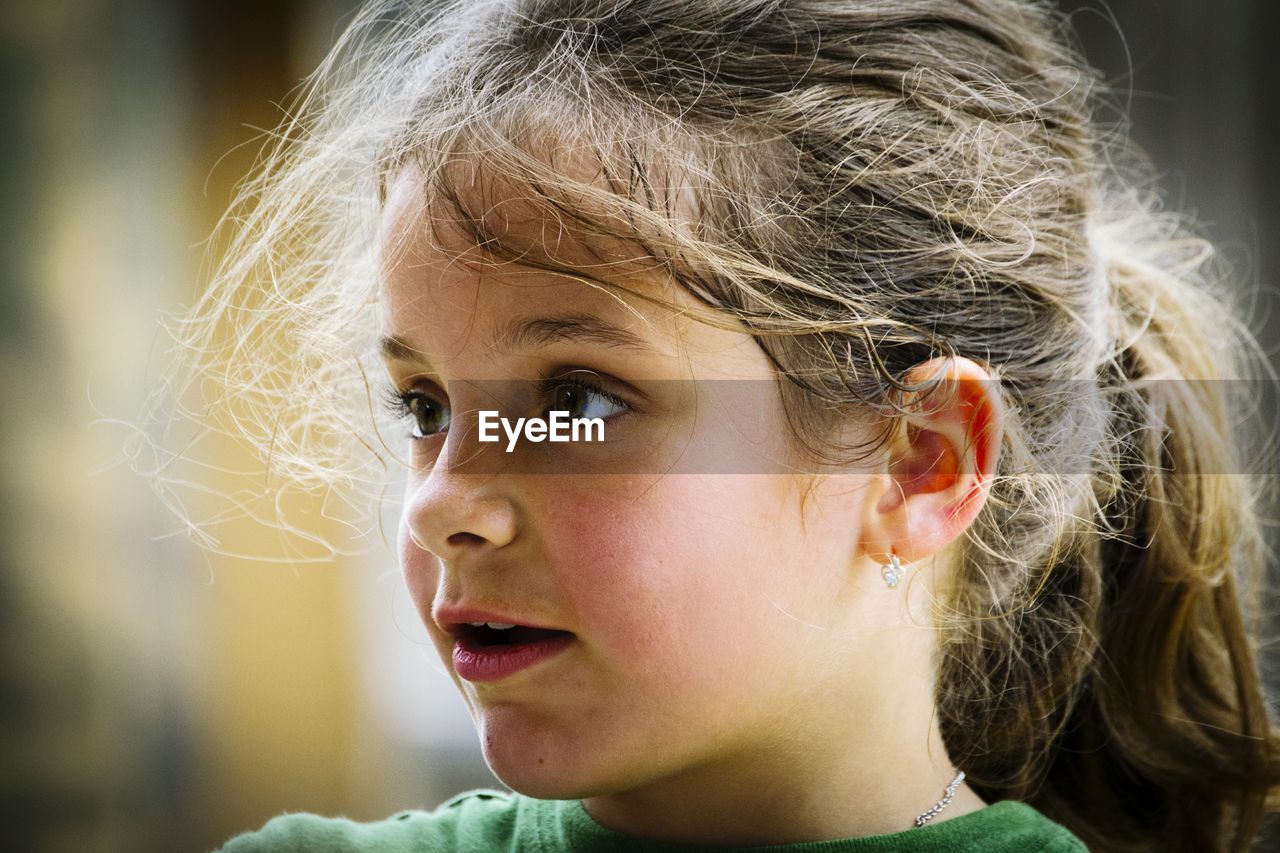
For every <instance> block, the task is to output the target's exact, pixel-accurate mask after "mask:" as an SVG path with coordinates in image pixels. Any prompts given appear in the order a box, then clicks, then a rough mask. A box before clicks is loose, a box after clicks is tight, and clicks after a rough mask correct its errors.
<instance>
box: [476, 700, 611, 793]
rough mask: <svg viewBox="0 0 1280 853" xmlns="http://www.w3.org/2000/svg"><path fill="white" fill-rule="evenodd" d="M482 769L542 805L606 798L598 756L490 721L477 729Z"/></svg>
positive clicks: (605, 781)
mask: <svg viewBox="0 0 1280 853" xmlns="http://www.w3.org/2000/svg"><path fill="white" fill-rule="evenodd" d="M480 740H481V744H482V747H483V751H484V760H485V764H487V765H488V766H489V770H490V771H492V773H493V775H494V776H496V777H498V780H499V781H500V782H502V784H504V785H506V786H507V787H508V788H510V789H511V790H513V791H516V792H518V793H521V794H524V795H525V796H527V797H534V798H536V799H540V800H578V799H582V798H584V797H592V796H597V795H599V794H602V793H608V792H609V790H610V785H609V783H608V776H609V774H608V772H607V770H606V768H604V767H601V766H599V765H598V764H597V763H595V762H598V761H599V760H600V759H601V758H602V757H604V756H603V755H602V754H601V753H599V752H596V753H595V754H591V753H590V752H588V753H586V754H579V752H578V749H579V748H580V745H579V744H574V743H573V742H572V740H573V739H572V738H568V739H566V740H561V739H559V738H556V737H551V736H549V735H547V734H546V733H545V732H542V733H534V732H530V731H528V730H525V731H523V732H521V731H516V730H515V727H513V726H508V725H503V724H502V723H495V721H493V720H488V721H486V723H485V724H484V725H482V727H481V729H480Z"/></svg>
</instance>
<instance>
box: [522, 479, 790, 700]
mask: <svg viewBox="0 0 1280 853" xmlns="http://www.w3.org/2000/svg"><path fill="white" fill-rule="evenodd" d="M722 486H723V484H717V483H715V482H714V481H711V482H708V480H706V479H704V478H700V477H666V478H663V479H662V480H661V481H660V482H659V483H657V484H652V481H649V484H648V485H646V486H643V487H640V488H636V489H634V490H632V491H630V492H629V493H626V494H623V493H621V492H619V493H616V494H614V495H602V494H599V493H594V494H591V493H587V492H585V491H583V492H569V491H567V490H566V491H565V492H562V493H561V494H562V500H561V501H560V502H558V506H557V509H556V511H555V512H554V513H553V514H551V515H550V516H549V517H548V519H547V524H546V526H545V528H544V529H545V531H546V533H547V539H546V544H547V548H548V560H549V565H552V566H555V567H557V568H556V571H557V575H558V582H559V585H560V587H561V590H562V594H563V595H564V597H565V604H566V606H567V607H568V608H570V609H569V610H568V612H567V615H569V616H571V617H572V618H574V619H575V620H576V623H577V624H578V625H579V626H580V627H581V630H582V632H583V633H584V634H585V635H586V636H587V638H588V639H589V640H590V641H591V642H593V643H595V644H596V645H597V646H598V647H599V648H600V649H601V651H602V653H604V654H607V655H608V656H609V658H610V659H611V660H612V661H613V662H614V663H618V664H623V663H625V664H626V665H627V666H628V667H629V668H630V674H631V675H632V676H637V677H642V678H643V677H644V676H645V675H646V674H648V675H652V676H654V677H661V679H662V680H663V681H664V682H666V683H670V682H672V681H679V680H681V676H682V675H684V676H689V677H691V678H692V677H695V676H696V677H698V678H706V677H707V676H708V673H707V672H706V671H705V670H706V668H707V667H709V666H711V665H714V664H715V662H716V661H717V660H718V659H719V658H723V657H724V656H731V657H732V656H738V655H746V654H748V653H749V650H748V649H747V648H746V646H745V645H744V644H742V643H740V642H739V643H725V642H723V640H724V638H725V637H726V636H732V634H730V632H731V631H734V629H735V626H740V625H741V621H740V620H742V619H743V618H749V617H748V615H747V614H756V615H759V614H758V612H757V610H758V608H759V606H760V603H761V602H765V603H766V604H767V601H766V600H765V599H764V598H763V597H762V596H760V595H759V594H758V592H759V590H758V586H759V585H760V583H761V579H760V578H759V576H758V575H759V573H760V572H765V571H769V570H771V569H770V567H771V566H772V565H773V561H772V559H771V556H770V553H769V548H770V547H771V546H770V545H769V544H768V543H769V542H771V541H777V538H776V537H775V536H773V535H772V530H759V529H758V528H759V526H762V525H765V524H767V523H769V519H768V514H767V513H764V512H763V511H762V508H761V507H760V506H759V505H758V504H756V503H754V502H745V503H741V504H740V505H736V506H735V505H733V503H732V500H733V497H732V495H733V492H732V491H731V490H729V489H727V488H725V487H722ZM748 525H754V526H751V527H748ZM744 534H745V535H744ZM753 590H755V593H753Z"/></svg>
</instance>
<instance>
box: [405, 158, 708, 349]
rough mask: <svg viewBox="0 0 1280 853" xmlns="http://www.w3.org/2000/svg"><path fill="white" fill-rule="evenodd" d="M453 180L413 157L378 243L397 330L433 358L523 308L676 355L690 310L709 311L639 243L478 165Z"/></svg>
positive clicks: (509, 320) (458, 167)
mask: <svg viewBox="0 0 1280 853" xmlns="http://www.w3.org/2000/svg"><path fill="white" fill-rule="evenodd" d="M575 177H578V179H582V177H581V175H579V176H575ZM587 177H590V176H587ZM448 178H449V181H448V184H447V188H448V191H447V194H441V193H440V191H439V188H438V186H436V185H435V184H433V183H431V182H428V181H426V180H425V178H424V175H423V174H422V172H421V171H420V170H419V169H418V168H417V167H415V166H413V165H407V166H405V167H403V168H401V169H400V170H399V171H398V172H397V173H395V174H394V175H393V176H392V178H391V180H390V181H389V182H388V192H387V201H386V204H385V207H384V212H383V219H382V225H381V232H380V252H381V270H382V275H381V299H382V303H383V306H384V317H385V321H384V326H385V331H386V333H387V334H388V335H389V336H391V337H393V338H395V339H396V340H399V341H404V342H406V343H409V344H411V346H412V347H414V348H417V349H420V350H421V351H422V353H423V355H424V356H426V357H427V358H429V359H431V360H435V358H437V357H439V356H441V355H444V354H448V353H454V352H458V351H460V349H461V348H462V347H463V346H465V342H466V341H467V340H473V339H474V336H475V333H476V332H477V331H478V330H479V331H484V332H486V334H487V336H488V337H489V338H490V339H496V338H498V337H500V336H501V335H500V333H499V330H500V329H503V328H507V329H510V328H513V327H515V326H516V325H518V323H517V322H516V321H518V320H520V319H521V317H524V318H526V319H528V318H533V317H535V316H537V315H542V314H548V313H556V314H560V315H563V314H565V312H566V310H568V311H571V312H572V313H573V314H574V315H576V316H579V317H598V318H601V319H603V320H604V321H605V322H606V323H608V324H611V325H613V326H615V327H618V328H621V329H623V330H628V329H630V330H633V331H634V334H636V335H637V336H638V337H643V338H645V339H646V340H648V341H649V342H651V343H653V344H655V345H656V346H657V347H658V349H660V350H663V349H665V351H666V354H668V355H674V354H675V352H676V346H677V345H679V348H680V349H684V345H685V343H686V336H687V335H688V334H689V333H690V332H691V331H692V332H693V334H694V335H695V336H696V335H697V332H696V331H693V329H692V325H693V324H692V317H693V315H696V314H699V313H701V312H702V311H704V310H705V309H704V308H703V306H701V305H700V304H699V303H697V302H695V301H694V300H693V299H692V298H691V297H690V296H689V295H688V294H687V293H684V292H683V289H682V288H680V287H679V286H678V284H677V283H676V282H675V281H674V280H673V279H672V278H671V276H670V275H669V274H668V273H667V272H666V267H665V266H664V265H663V264H661V263H660V262H658V261H657V260H656V259H655V258H653V257H652V256H650V255H648V254H646V253H645V251H644V250H643V249H642V248H641V247H640V246H639V244H638V243H635V242H632V241H627V240H623V239H620V238H618V237H609V236H605V235H601V234H599V233H590V232H588V231H587V230H586V229H585V228H584V227H583V225H582V223H581V222H578V221H575V220H573V219H572V218H570V217H569V216H566V215H563V214H562V213H561V212H560V211H557V210H556V209H555V208H554V207H551V206H549V205H547V204H545V202H542V203H534V202H532V201H531V200H530V199H529V197H528V195H527V193H526V194H525V195H523V196H522V195H521V194H519V193H518V192H517V191H515V190H514V189H513V188H511V187H510V186H503V185H502V184H501V182H497V181H493V180H491V179H489V178H488V176H486V175H485V174H484V173H483V171H482V170H480V169H479V168H476V167H474V166H471V165H469V164H466V163H458V164H455V165H454V166H453V169H452V173H451V174H450V175H449V176H448ZM494 247H497V249H496V250H495V248H494ZM614 285H620V286H621V287H622V288H624V289H625V290H627V291H632V292H633V293H636V294H642V295H644V296H647V297H650V298H652V299H656V300H660V302H659V303H658V304H654V303H650V302H646V301H645V300H644V299H637V298H634V297H632V296H630V295H628V294H627V293H625V292H621V291H619V290H618V289H616V288H615V287H614ZM662 303H665V305H664V304H662ZM673 309H674V310H673ZM678 315H680V316H678ZM683 315H688V316H683ZM477 327H478V328H477Z"/></svg>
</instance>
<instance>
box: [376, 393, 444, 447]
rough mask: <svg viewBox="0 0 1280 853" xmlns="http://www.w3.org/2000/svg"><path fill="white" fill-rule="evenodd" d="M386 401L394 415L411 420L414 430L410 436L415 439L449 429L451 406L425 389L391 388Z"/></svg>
mask: <svg viewBox="0 0 1280 853" xmlns="http://www.w3.org/2000/svg"><path fill="white" fill-rule="evenodd" d="M386 402H387V407H388V409H389V410H390V411H391V414H392V415H394V416H395V417H397V418H400V419H403V420H409V421H410V424H411V429H412V431H411V432H410V434H409V436H410V438H412V439H414V440H415V441H418V440H421V439H424V438H430V437H431V436H433V435H435V434H436V433H438V432H442V431H444V430H446V429H448V426H449V420H450V417H449V407H448V406H444V405H441V404H440V403H439V402H438V401H437V400H436V399H435V398H433V397H431V396H430V395H428V394H426V393H425V392H423V391H419V390H417V389H410V390H408V391H401V390H399V389H397V388H389V389H387V399H386Z"/></svg>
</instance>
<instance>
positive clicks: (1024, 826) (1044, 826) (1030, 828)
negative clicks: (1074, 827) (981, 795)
mask: <svg viewBox="0 0 1280 853" xmlns="http://www.w3.org/2000/svg"><path fill="white" fill-rule="evenodd" d="M982 811H983V812H985V813H986V816H987V817H988V818H990V819H992V822H994V825H989V826H987V827H985V828H986V829H987V830H988V831H991V830H995V829H996V827H997V826H998V827H999V828H998V830H997V831H995V832H993V833H992V834H993V835H995V836H996V837H998V838H999V846H998V849H999V850H1001V851H1004V850H1008V851H1010V853H1014V851H1021V850H1037V851H1042V853H1089V848H1088V847H1087V846H1086V845H1085V843H1084V841H1082V840H1081V839H1080V837H1079V836H1077V835H1076V834H1075V833H1073V832H1072V831H1071V830H1070V829H1068V828H1067V827H1065V826H1063V825H1062V824H1060V823H1058V822H1057V821H1055V820H1052V819H1050V818H1049V817H1048V816H1046V815H1045V814H1044V813H1043V812H1041V811H1039V810H1038V809H1036V808H1035V807H1034V806H1032V805H1030V804H1029V803H1025V802H1022V801H1020V800H1000V801H999V802H996V803H993V804H991V805H989V806H987V807H986V808H985V809H983V810H982ZM990 849H993V850H994V849H996V848H990Z"/></svg>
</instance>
